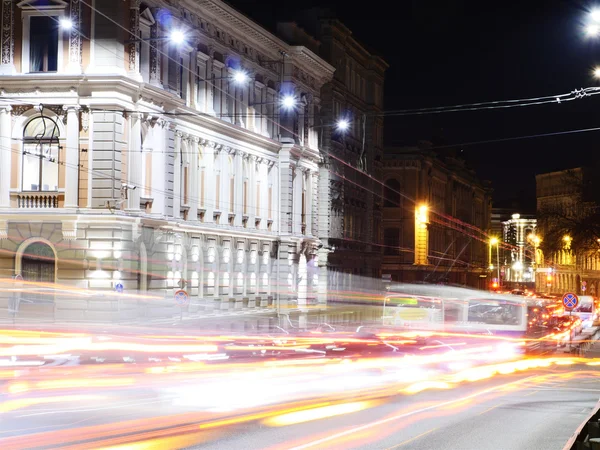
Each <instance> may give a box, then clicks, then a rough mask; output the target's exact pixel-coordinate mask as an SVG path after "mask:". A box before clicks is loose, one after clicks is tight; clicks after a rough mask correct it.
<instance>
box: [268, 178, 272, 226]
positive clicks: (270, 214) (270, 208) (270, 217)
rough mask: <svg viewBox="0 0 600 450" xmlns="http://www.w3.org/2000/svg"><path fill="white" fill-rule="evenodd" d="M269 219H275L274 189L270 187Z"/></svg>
mask: <svg viewBox="0 0 600 450" xmlns="http://www.w3.org/2000/svg"><path fill="white" fill-rule="evenodd" d="M268 202H269V219H272V218H273V187H272V186H269V199H268Z"/></svg>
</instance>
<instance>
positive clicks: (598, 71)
mask: <svg viewBox="0 0 600 450" xmlns="http://www.w3.org/2000/svg"><path fill="white" fill-rule="evenodd" d="M592 76H593V77H594V78H596V79H597V80H600V66H597V67H594V68H593V69H592Z"/></svg>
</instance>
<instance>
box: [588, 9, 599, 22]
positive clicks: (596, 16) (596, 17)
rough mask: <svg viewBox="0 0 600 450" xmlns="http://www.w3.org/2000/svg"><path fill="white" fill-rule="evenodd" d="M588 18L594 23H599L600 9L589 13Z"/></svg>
mask: <svg viewBox="0 0 600 450" xmlns="http://www.w3.org/2000/svg"><path fill="white" fill-rule="evenodd" d="M590 18H591V19H592V20H593V21H594V22H600V9H598V8H596V9H594V10H592V12H590Z"/></svg>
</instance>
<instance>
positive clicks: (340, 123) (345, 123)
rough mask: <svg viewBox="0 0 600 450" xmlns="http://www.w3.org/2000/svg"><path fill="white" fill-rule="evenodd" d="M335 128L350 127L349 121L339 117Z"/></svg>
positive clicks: (343, 129)
mask: <svg viewBox="0 0 600 450" xmlns="http://www.w3.org/2000/svg"><path fill="white" fill-rule="evenodd" d="M336 128H337V129H338V131H342V132H343V131H347V130H348V128H350V122H348V121H347V120H346V119H340V120H338V121H337V123H336Z"/></svg>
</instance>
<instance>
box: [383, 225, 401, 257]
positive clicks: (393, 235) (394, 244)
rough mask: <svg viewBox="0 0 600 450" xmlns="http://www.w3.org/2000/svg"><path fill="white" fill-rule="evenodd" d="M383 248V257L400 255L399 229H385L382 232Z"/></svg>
mask: <svg viewBox="0 0 600 450" xmlns="http://www.w3.org/2000/svg"><path fill="white" fill-rule="evenodd" d="M383 248H384V254H385V255H399V254H400V229H399V228H386V229H385V230H383Z"/></svg>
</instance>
